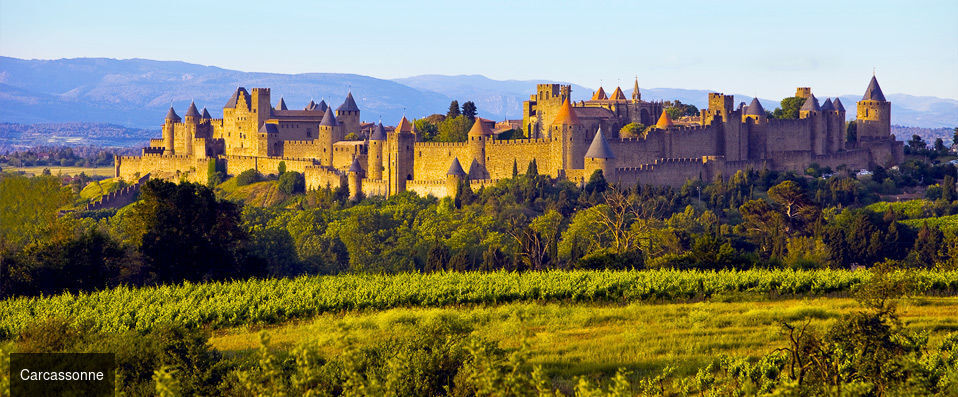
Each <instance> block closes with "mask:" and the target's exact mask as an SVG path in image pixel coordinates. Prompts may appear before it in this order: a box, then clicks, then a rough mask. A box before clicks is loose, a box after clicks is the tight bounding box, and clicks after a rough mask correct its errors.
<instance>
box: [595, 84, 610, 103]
mask: <svg viewBox="0 0 958 397" xmlns="http://www.w3.org/2000/svg"><path fill="white" fill-rule="evenodd" d="M603 99H609V98H608V97H607V96H605V90H604V89H602V87H599V90H598V91H596V92H595V94H592V100H593V101H601V100H603Z"/></svg>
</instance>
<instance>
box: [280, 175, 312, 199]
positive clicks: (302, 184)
mask: <svg viewBox="0 0 958 397" xmlns="http://www.w3.org/2000/svg"><path fill="white" fill-rule="evenodd" d="M279 190H280V191H281V192H283V193H286V194H296V193H303V192H305V191H306V178H305V177H303V174H300V173H298V172H296V171H290V172H284V173H283V174H282V175H280V176H279Z"/></svg>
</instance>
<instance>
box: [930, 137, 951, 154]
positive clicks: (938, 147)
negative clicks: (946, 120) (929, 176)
mask: <svg viewBox="0 0 958 397" xmlns="http://www.w3.org/2000/svg"><path fill="white" fill-rule="evenodd" d="M933 148H934V149H933V150H934V151H936V152H938V154H939V155H944V154H945V153H947V152H948V148H947V147H945V141H943V140H942V139H941V138H936V139H935V145H934V146H933Z"/></svg>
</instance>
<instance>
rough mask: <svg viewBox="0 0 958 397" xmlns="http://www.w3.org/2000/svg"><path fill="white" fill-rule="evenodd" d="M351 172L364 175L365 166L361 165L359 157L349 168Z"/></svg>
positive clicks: (354, 158) (354, 159)
mask: <svg viewBox="0 0 958 397" xmlns="http://www.w3.org/2000/svg"><path fill="white" fill-rule="evenodd" d="M349 172H355V173H357V174H360V175H362V173H363V166H361V165H359V157H353V163H352V164H351V165H350V166H349Z"/></svg>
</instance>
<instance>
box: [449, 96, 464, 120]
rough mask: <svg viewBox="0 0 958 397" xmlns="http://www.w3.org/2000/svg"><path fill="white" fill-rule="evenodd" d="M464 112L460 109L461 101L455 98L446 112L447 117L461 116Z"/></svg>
mask: <svg viewBox="0 0 958 397" xmlns="http://www.w3.org/2000/svg"><path fill="white" fill-rule="evenodd" d="M461 114H462V113H461V112H460V111H459V101H457V100H453V101H452V102H450V103H449V111H448V112H446V117H447V118H454V117H459V115H461Z"/></svg>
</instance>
